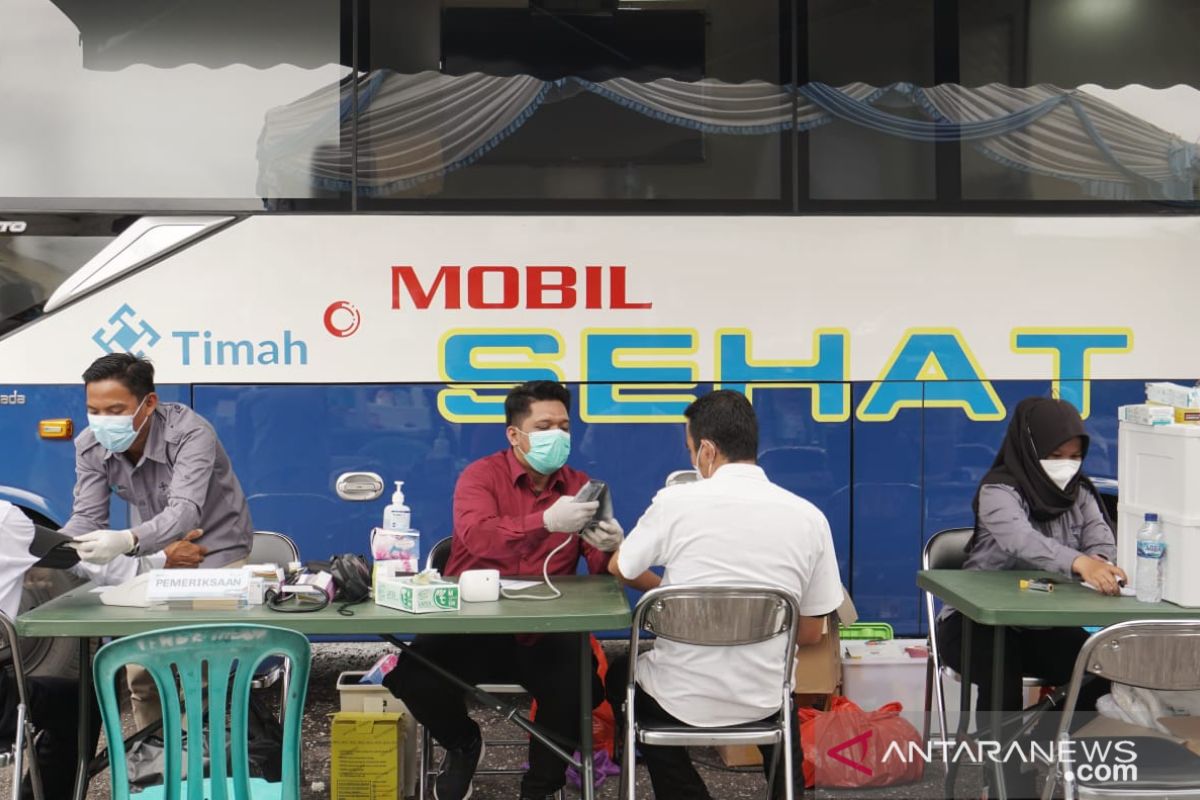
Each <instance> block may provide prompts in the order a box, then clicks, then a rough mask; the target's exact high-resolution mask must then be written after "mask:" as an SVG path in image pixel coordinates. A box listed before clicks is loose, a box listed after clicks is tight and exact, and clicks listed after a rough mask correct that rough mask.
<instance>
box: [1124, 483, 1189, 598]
mask: <svg viewBox="0 0 1200 800" xmlns="http://www.w3.org/2000/svg"><path fill="white" fill-rule="evenodd" d="M1193 474H1194V475H1196V476H1197V480H1200V471H1197V472H1195V473H1193ZM1198 488H1200V487H1198ZM1124 491H1125V486H1124V483H1122V485H1121V497H1122V500H1121V502H1120V503H1118V504H1117V565H1118V566H1120V567H1121V569H1123V570H1125V572H1126V574H1128V575H1129V579H1130V580H1131V581H1133V582H1134V583H1137V532H1138V529H1139V528H1141V527H1142V524H1143V523H1144V522H1145V520H1146V514H1147V513H1148V512H1156V513H1158V521H1159V523H1160V524H1161V525H1162V529H1163V536H1164V539H1165V541H1166V543H1167V551H1166V555H1165V556H1164V557H1163V599H1164V600H1167V601H1170V602H1172V603H1175V604H1176V605H1180V606H1186V607H1188V608H1196V607H1200V580H1197V579H1196V572H1197V570H1200V516H1195V517H1181V516H1177V515H1175V514H1171V513H1165V512H1162V511H1159V510H1158V509H1156V508H1148V507H1145V506H1138V505H1134V504H1133V503H1126V502H1125V501H1124V496H1125V495H1124Z"/></svg>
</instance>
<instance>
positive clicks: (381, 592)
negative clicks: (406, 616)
mask: <svg viewBox="0 0 1200 800" xmlns="http://www.w3.org/2000/svg"><path fill="white" fill-rule="evenodd" d="M375 604H376V605H380V606H387V607H388V608H397V609H399V610H401V611H407V612H409V613H410V614H428V613H430V612H433V611H458V608H459V597H458V584H457V583H455V582H453V581H443V580H435V581H430V582H429V583H416V582H415V581H414V578H413V577H403V578H392V579H386V578H385V579H381V580H380V581H379V582H378V583H377V584H376V585H375Z"/></svg>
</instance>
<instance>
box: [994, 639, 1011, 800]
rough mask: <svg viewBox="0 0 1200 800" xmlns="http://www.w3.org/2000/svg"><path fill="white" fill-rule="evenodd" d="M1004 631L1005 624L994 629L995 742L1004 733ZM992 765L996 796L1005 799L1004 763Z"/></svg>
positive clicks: (1006, 793)
mask: <svg viewBox="0 0 1200 800" xmlns="http://www.w3.org/2000/svg"><path fill="white" fill-rule="evenodd" d="M1004 633H1005V630H1004V626H1003V625H997V626H996V627H995V628H993V629H992V713H991V724H990V727H991V730H992V741H993V742H999V741H1000V740H1001V737H1002V736H1003V735H1004V731H1003V729H1002V727H1001V720H1002V719H1003V718H1004V708H1003V706H1004ZM992 765H993V770H992V771H993V773H994V774H995V778H996V796H997V797H998V798H999V800H1005V799H1006V798H1007V797H1008V791H1007V788H1006V787H1005V785H1004V769H1003V764H1002V762H1001V761H1000V760H999V759H995V760H993V762H992Z"/></svg>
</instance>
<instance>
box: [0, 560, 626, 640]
mask: <svg viewBox="0 0 1200 800" xmlns="http://www.w3.org/2000/svg"><path fill="white" fill-rule="evenodd" d="M554 585H555V586H557V587H558V588H559V589H560V590H561V591H562V593H563V596H562V597H560V598H558V599H557V600H543V601H537V600H505V599H501V600H499V601H497V602H494V603H463V604H462V608H461V609H460V610H458V611H442V612H434V613H430V614H409V613H407V612H404V611H397V610H395V609H391V608H384V607H383V606H376V605H375V604H374V603H373V602H371V601H369V600H368V601H367V602H366V603H362V604H360V605H357V606H352V607H351V608H352V610H353V611H354V616H352V617H346V616H342V615H340V614H338V613H337V605H338V604H336V603H335V604H332V605H330V606H329V607H328V608H325V609H323V610H321V611H316V612H310V613H303V614H283V613H279V612H277V611H271V610H270V609H269V608H267V607H266V606H248V607H247V608H244V609H239V610H236V611H193V610H186V611H182V610H175V609H172V610H165V609H146V608H122V607H118V606H106V605H104V604H103V603H101V602H100V596H99V595H98V594H96V593H95V592H93V591H92V590H91V587H90V586H84V587H81V588H79V589H75V590H73V591H70V592H67V593H66V594H64V595H61V596H59V597H56V598H54V599H53V600H51V601H50V602H48V603H46V604H44V605H41V606H39V607H37V608H35V609H33V610H31V611H27V612H25V613H24V614H22V615H21V616H19V617H17V619H16V627H17V632H18V633H19V634H20V635H22V636H69V637H76V638H82V637H101V636H128V635H130V634H134V633H142V632H144V631H150V630H158V629H162V628H171V627H175V626H179V625H204V624H209V623H222V622H250V623H256V624H260V625H274V626H276V627H280V628H290V629H291V630H295V631H299V632H300V633H304V634H334V635H347V636H349V635H356V634H357V635H362V634H381V633H396V634H409V633H583V632H587V631H598V630H609V629H614V628H628V627H629V625H630V613H629V601H628V600H627V599H626V597H625V592H624V591H622V589H621V587H620V586H619V585H618V584H617V582H616V580H615V579H614V578H612V577H610V576H585V575H572V576H569V577H556V578H555V579H554ZM530 591H533V592H534V593H536V591H537V590H530ZM542 591H543V592H544V591H545V587H543V588H542Z"/></svg>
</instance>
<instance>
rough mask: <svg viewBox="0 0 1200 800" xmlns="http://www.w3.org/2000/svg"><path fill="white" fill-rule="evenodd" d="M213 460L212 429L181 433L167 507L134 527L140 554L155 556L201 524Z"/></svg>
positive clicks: (168, 491) (215, 449) (205, 428)
mask: <svg viewBox="0 0 1200 800" xmlns="http://www.w3.org/2000/svg"><path fill="white" fill-rule="evenodd" d="M216 457H217V436H216V434H215V433H213V430H212V428H210V427H208V426H207V425H197V426H196V427H195V429H194V430H191V431H188V432H187V433H186V434H184V436H183V438H182V439H181V440H180V443H179V449H178V451H177V452H176V454H175V468H174V471H173V472H172V474H171V485H170V486H169V487H168V489H167V504H166V508H164V509H163V510H162V511H160V512H159V513H158V514H156V515H155V516H154V517H152V518H150V519H148V520H146V521H145V522H143V523H141V524H140V525H135V526H134V528H133V534H134V536H136V537H137V540H138V548H139V550H140V552H141V553H142V555H147V554H149V553H157V552H158V551H159V550H162V549H163V548H164V547H166V546H167V545H169V544H171V543H172V542H174V541H177V540H179V539H182V538H183V536H184V534H186V533H187V532H188V531H190V530H193V529H194V528H196V527H197V526H198V525H199V524H200V512H201V509H203V508H204V501H205V500H206V499H207V497H208V486H209V482H210V481H211V480H212V474H213V464H214V463H215V462H216Z"/></svg>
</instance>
